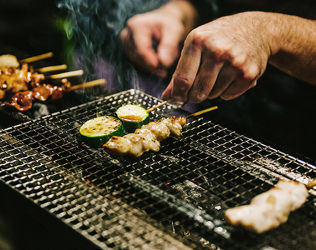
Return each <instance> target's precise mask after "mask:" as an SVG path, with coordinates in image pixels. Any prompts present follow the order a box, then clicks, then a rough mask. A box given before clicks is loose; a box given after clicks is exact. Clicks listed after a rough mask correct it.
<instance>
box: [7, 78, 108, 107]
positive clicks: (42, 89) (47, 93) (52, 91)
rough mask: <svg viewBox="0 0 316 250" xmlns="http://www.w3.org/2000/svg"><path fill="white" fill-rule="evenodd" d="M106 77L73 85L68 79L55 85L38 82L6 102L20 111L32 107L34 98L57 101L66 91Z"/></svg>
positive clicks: (94, 84)
mask: <svg viewBox="0 0 316 250" xmlns="http://www.w3.org/2000/svg"><path fill="white" fill-rule="evenodd" d="M105 82H106V81H105V79H99V80H95V81H92V82H86V83H84V84H80V85H75V86H71V85H70V82H69V81H68V80H67V79H63V80H62V83H63V85H62V86H53V85H50V84H45V83H44V84H38V85H37V86H35V87H34V88H33V89H32V90H27V91H23V92H18V93H16V94H15V95H13V96H12V97H11V98H10V100H8V101H5V102H4V104H5V105H6V106H9V107H13V108H15V109H17V110H19V111H27V110H29V109H31V108H32V102H33V101H34V100H39V101H43V102H45V101H47V100H52V101H56V100H59V99H61V98H62V97H63V95H64V93H68V92H70V91H73V90H75V89H80V88H88V87H93V86H97V85H100V84H103V83H105Z"/></svg>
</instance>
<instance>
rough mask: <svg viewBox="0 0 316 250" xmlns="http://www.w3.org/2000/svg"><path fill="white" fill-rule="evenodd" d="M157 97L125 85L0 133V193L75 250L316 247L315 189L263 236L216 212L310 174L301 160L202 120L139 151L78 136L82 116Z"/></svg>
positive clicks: (167, 111) (162, 112)
mask: <svg viewBox="0 0 316 250" xmlns="http://www.w3.org/2000/svg"><path fill="white" fill-rule="evenodd" d="M159 102H160V100H158V99H156V98H154V97H152V96H149V95H147V94H145V93H142V92H140V91H137V90H128V91H125V92H121V93H118V94H114V95H111V96H108V97H105V98H102V99H100V100H96V101H92V102H89V103H86V104H82V105H79V106H75V107H72V108H70V109H67V110H64V111H61V112H57V113H54V114H52V115H48V116H46V117H43V118H41V119H38V120H30V121H27V122H25V123H22V124H19V125H16V126H13V127H10V128H7V129H4V130H0V146H1V149H2V150H1V152H0V179H1V181H0V192H1V193H0V195H3V197H6V199H7V200H8V202H11V203H13V204H18V208H20V209H21V210H23V211H24V212H25V213H27V214H28V216H30V217H31V218H32V220H34V221H39V222H40V223H41V225H42V226H43V227H44V228H45V230H48V231H49V232H51V234H52V235H54V237H55V236H56V235H57V237H58V238H60V239H62V240H64V242H67V244H68V245H70V246H72V247H74V248H77V249H87V248H88V249H146V248H147V249H171V247H173V248H172V249H229V250H230V249H231V250H233V249H234V250H237V249H262V250H263V249H316V241H315V240H314V239H315V234H316V223H315V222H316V209H315V204H316V203H315V201H316V199H315V198H316V197H315V191H314V190H311V191H310V197H309V198H308V201H307V202H306V203H305V204H304V205H303V207H302V208H300V209H299V210H298V211H296V212H293V213H292V214H291V215H290V217H289V220H288V221H287V222H286V223H285V224H283V225H281V226H280V227H279V228H277V229H275V230H272V231H269V232H267V233H264V234H262V235H257V234H255V233H252V232H247V231H244V230H242V229H241V228H238V227H237V228H235V227H232V226H231V225H229V224H228V222H227V221H226V220H225V219H224V212H225V210H226V209H227V208H229V207H235V206H237V205H244V204H248V203H249V202H250V200H251V199H252V198H253V197H254V196H256V195H258V194H260V193H262V192H265V191H267V190H269V189H270V188H271V187H272V186H273V185H274V184H275V183H276V182H277V181H278V180H279V179H285V180H297V181H301V182H303V183H308V182H309V181H311V180H312V179H315V178H316V171H315V164H314V163H312V162H308V161H306V159H300V158H296V157H293V156H291V155H288V154H286V153H284V152H282V151H280V150H277V149H275V148H272V147H270V146H268V145H265V144H262V143H260V142H258V141H255V140H253V139H251V138H247V137H245V136H243V135H240V134H237V133H235V132H234V131H230V130H228V129H226V128H224V127H221V126H220V125H218V124H214V123H213V122H212V121H209V120H205V119H203V118H202V117H194V118H191V119H190V120H189V123H188V124H187V125H186V126H185V127H184V130H183V133H182V135H181V136H180V137H171V138H168V139H166V140H165V141H163V142H162V147H161V150H160V151H159V152H158V153H154V152H148V153H145V154H144V155H142V156H141V157H139V158H134V157H129V156H127V157H126V156H125V157H113V156H110V155H109V154H107V153H105V152H104V151H103V149H91V148H89V147H88V146H86V145H84V144H82V143H80V141H79V137H78V129H79V127H80V126H81V125H82V124H83V123H84V121H86V120H89V119H92V118H94V117H96V116H101V115H113V114H114V113H115V111H116V109H117V108H118V107H120V106H121V105H124V104H139V105H142V106H143V107H145V108H149V107H151V106H154V105H156V104H158V103H159ZM217 112H220V109H219V110H218V111H217ZM172 115H175V116H187V115H188V113H187V112H186V111H184V110H181V109H173V108H172V107H171V106H170V105H168V104H166V105H164V106H162V107H160V108H159V109H157V110H154V111H153V112H151V114H150V116H151V117H150V119H151V121H156V120H158V119H160V118H161V117H169V116H172ZM68 245H67V246H68ZM65 246H66V245H65ZM65 249H66V248H65Z"/></svg>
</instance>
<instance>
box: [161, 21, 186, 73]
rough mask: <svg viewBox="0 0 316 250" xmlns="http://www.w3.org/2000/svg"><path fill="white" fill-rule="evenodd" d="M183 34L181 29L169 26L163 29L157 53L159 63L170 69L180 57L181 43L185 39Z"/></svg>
mask: <svg viewBox="0 0 316 250" xmlns="http://www.w3.org/2000/svg"><path fill="white" fill-rule="evenodd" d="M183 32H184V31H183V29H182V28H181V27H176V26H167V27H164V28H163V30H162V32H161V33H162V34H161V35H162V36H161V38H160V42H159V46H158V49H157V53H158V58H159V61H160V63H161V65H163V66H164V67H166V68H168V67H170V66H171V65H172V64H173V63H174V62H175V61H176V59H177V58H178V57H179V42H180V41H181V40H182V38H183Z"/></svg>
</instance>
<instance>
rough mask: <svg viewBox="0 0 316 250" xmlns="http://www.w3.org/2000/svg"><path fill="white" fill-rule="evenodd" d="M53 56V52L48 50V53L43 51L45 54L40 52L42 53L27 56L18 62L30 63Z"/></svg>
mask: <svg viewBox="0 0 316 250" xmlns="http://www.w3.org/2000/svg"><path fill="white" fill-rule="evenodd" d="M53 56H54V54H53V52H48V53H45V54H42V55H38V56H32V57H29V58H25V59H22V60H20V61H19V62H20V63H21V64H23V63H32V62H36V61H40V60H43V59H47V58H50V57H53Z"/></svg>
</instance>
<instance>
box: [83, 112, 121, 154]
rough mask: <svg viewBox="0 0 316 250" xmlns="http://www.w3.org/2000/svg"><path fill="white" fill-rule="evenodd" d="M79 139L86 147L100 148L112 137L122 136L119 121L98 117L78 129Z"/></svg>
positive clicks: (107, 117) (113, 118)
mask: <svg viewBox="0 0 316 250" xmlns="http://www.w3.org/2000/svg"><path fill="white" fill-rule="evenodd" d="M79 133H80V139H81V141H82V142H84V143H86V144H87V145H88V146H90V147H93V148H101V147H102V146H103V144H104V143H106V142H107V141H108V140H110V139H111V138H112V136H114V135H117V136H123V135H124V129H123V126H122V123H121V121H120V120H119V119H117V118H115V117H113V116H100V117H97V118H94V119H91V120H88V121H86V122H85V123H84V124H83V125H82V126H81V127H80V129H79Z"/></svg>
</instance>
